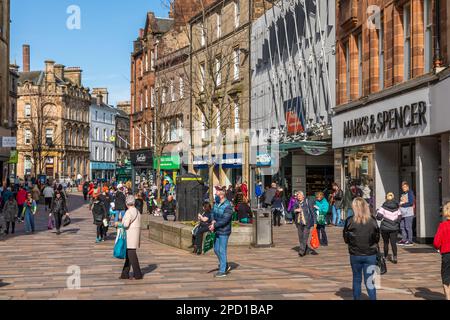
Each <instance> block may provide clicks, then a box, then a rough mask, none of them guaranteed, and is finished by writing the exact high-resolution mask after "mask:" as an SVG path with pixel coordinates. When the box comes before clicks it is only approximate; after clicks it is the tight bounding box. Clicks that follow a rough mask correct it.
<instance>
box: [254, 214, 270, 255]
mask: <svg viewBox="0 0 450 320" xmlns="http://www.w3.org/2000/svg"><path fill="white" fill-rule="evenodd" d="M253 216H254V221H253V246H254V247H256V248H261V247H272V246H273V229H272V212H271V210H270V209H255V210H253Z"/></svg>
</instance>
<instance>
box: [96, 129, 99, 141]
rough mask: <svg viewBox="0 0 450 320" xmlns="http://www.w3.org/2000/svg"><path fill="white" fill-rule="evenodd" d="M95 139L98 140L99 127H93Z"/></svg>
mask: <svg viewBox="0 0 450 320" xmlns="http://www.w3.org/2000/svg"><path fill="white" fill-rule="evenodd" d="M95 140H97V141H100V129H99V128H95Z"/></svg>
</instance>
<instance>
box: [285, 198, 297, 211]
mask: <svg viewBox="0 0 450 320" xmlns="http://www.w3.org/2000/svg"><path fill="white" fill-rule="evenodd" d="M296 203H297V199H296V198H295V197H294V196H292V197H291V199H290V200H289V205H288V209H287V210H288V212H292V211H294V206H295V204H296Z"/></svg>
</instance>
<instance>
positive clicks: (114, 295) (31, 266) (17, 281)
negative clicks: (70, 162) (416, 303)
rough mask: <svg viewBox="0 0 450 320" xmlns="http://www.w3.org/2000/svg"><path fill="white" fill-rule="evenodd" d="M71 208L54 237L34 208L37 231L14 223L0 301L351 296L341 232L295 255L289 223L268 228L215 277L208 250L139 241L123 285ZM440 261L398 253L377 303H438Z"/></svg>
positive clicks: (74, 198)
mask: <svg viewBox="0 0 450 320" xmlns="http://www.w3.org/2000/svg"><path fill="white" fill-rule="evenodd" d="M69 210H70V212H71V217H72V224H71V225H70V226H68V227H67V228H65V230H64V232H63V233H62V235H61V236H59V237H58V236H57V235H56V231H48V230H47V215H46V214H45V211H44V208H43V207H42V206H40V207H39V211H38V214H37V219H36V221H37V229H36V233H35V234H33V235H26V234H25V232H24V225H23V224H20V225H19V227H18V228H17V229H18V230H17V233H16V234H15V235H14V236H11V235H9V237H8V238H6V240H3V241H1V242H0V255H1V259H0V299H100V300H102V299H120V300H124V299H125V300H131V299H223V300H225V299H233V300H243V299H264V300H265V299H275V300H280V299H283V300H284V299H299V300H302V299H309V300H318V299H327V300H328V299H332V300H341V299H346V300H349V299H352V291H351V287H352V275H351V269H350V264H349V258H348V253H347V249H346V246H345V244H344V243H343V240H342V235H341V230H342V229H340V228H336V227H330V228H328V230H327V231H328V234H329V242H330V245H329V247H326V248H320V249H319V253H320V255H319V256H307V257H306V258H299V257H298V255H297V252H296V251H295V250H296V247H297V234H296V229H295V227H294V226H292V225H283V226H281V227H280V228H278V229H276V230H275V231H274V241H275V244H276V247H274V248H265V249H254V248H248V247H243V248H235V247H232V248H230V249H229V260H230V262H231V263H232V266H233V271H232V272H231V274H230V275H229V277H227V278H225V279H220V280H217V279H214V277H213V275H214V272H215V270H214V269H215V268H216V267H217V259H216V257H215V256H214V254H213V253H208V255H207V256H201V257H197V256H193V255H191V254H190V253H188V252H185V251H181V250H179V249H175V248H171V247H168V246H164V245H161V244H158V243H155V242H152V241H150V240H143V242H142V246H141V249H140V250H138V256H139V259H140V264H141V268H142V269H143V272H144V273H145V276H144V280H143V281H128V280H119V276H120V272H121V268H122V266H123V261H122V260H117V259H114V258H113V257H112V251H113V244H114V241H113V240H109V241H107V242H105V243H101V244H95V236H96V234H95V231H96V227H95V225H93V223H92V221H93V220H92V216H91V213H90V211H89V210H88V207H87V205H86V204H84V203H83V199H82V197H81V196H80V195H78V194H77V195H70V198H69ZM143 235H145V231H143ZM109 237H110V238H111V239H114V235H110V236H109ZM440 264H441V259H440V256H439V255H438V254H437V253H436V252H435V251H434V250H433V249H432V248H431V247H428V246H422V245H416V246H415V247H413V248H400V249H399V264H398V265H396V266H394V265H392V264H391V263H388V273H387V274H386V275H384V276H383V277H382V280H381V287H382V289H381V290H379V291H378V298H379V299H381V300H385V299H398V300H410V299H439V300H443V299H444V295H443V293H442V291H443V290H442V286H441V275H440ZM73 266H78V267H79V268H80V270H81V288H80V289H79V290H76V289H75V290H73V289H68V288H67V282H68V281H67V280H68V277H69V276H71V274H72V273H67V271H68V269H69V271H70V268H71V267H72V270H75V269H76V267H75V269H74V267H73ZM69 282H70V281H69ZM363 292H365V290H363ZM366 297H367V296H365V295H364V298H366Z"/></svg>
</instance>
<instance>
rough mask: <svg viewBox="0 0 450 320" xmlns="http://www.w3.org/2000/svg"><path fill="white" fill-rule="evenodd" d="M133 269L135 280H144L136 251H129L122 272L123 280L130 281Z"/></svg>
mask: <svg viewBox="0 0 450 320" xmlns="http://www.w3.org/2000/svg"><path fill="white" fill-rule="evenodd" d="M131 267H133V273H134V278H136V279H142V271H141V267H140V266H139V260H138V257H137V254H136V249H127V258H126V260H125V265H124V266H123V270H122V278H123V279H128V278H129V277H130V269H131Z"/></svg>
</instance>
